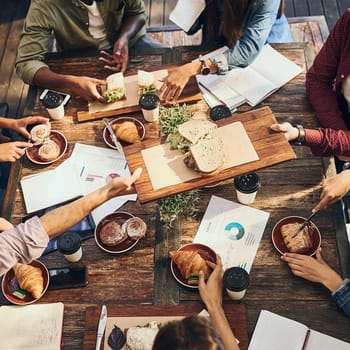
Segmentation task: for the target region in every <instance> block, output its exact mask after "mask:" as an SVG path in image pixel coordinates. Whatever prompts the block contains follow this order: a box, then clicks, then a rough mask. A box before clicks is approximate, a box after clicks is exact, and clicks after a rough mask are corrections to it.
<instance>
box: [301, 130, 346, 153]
mask: <svg viewBox="0 0 350 350" xmlns="http://www.w3.org/2000/svg"><path fill="white" fill-rule="evenodd" d="M304 144H305V146H308V147H310V149H311V152H312V154H313V155H315V156H340V155H342V156H350V131H346V130H334V129H328V128H324V129H317V130H313V129H306V130H305V142H304Z"/></svg>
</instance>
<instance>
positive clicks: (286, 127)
mask: <svg viewBox="0 0 350 350" xmlns="http://www.w3.org/2000/svg"><path fill="white" fill-rule="evenodd" d="M270 128H271V129H272V130H273V131H276V132H283V133H284V136H285V138H286V139H287V140H288V141H293V140H295V139H296V138H297V137H298V135H299V131H298V128H296V127H294V126H292V125H291V124H290V123H282V124H272V125H271V126H270Z"/></svg>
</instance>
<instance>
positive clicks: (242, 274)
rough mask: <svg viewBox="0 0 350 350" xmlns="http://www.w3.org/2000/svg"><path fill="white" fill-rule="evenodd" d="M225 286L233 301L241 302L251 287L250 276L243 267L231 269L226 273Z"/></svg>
mask: <svg viewBox="0 0 350 350" xmlns="http://www.w3.org/2000/svg"><path fill="white" fill-rule="evenodd" d="M223 284H224V288H225V289H226V293H227V295H228V296H229V297H230V298H231V299H233V300H241V299H242V298H243V297H244V295H245V292H246V290H247V288H248V286H249V274H248V272H247V271H246V270H245V269H242V268H241V267H238V266H235V267H230V268H228V269H227V270H225V272H224V277H223Z"/></svg>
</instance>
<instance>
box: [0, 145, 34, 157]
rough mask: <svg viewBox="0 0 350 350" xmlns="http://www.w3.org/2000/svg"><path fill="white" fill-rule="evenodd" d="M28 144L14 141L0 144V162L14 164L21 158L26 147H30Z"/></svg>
mask: <svg viewBox="0 0 350 350" xmlns="http://www.w3.org/2000/svg"><path fill="white" fill-rule="evenodd" d="M32 146H33V144H31V143H29V142H22V141H15V142H7V143H2V144H0V162H15V161H16V160H17V159H19V158H21V157H22V156H23V154H24V152H25V149H26V148H27V147H32Z"/></svg>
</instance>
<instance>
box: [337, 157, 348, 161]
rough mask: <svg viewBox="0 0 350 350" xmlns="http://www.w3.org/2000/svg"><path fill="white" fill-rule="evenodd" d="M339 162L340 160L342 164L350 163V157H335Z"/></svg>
mask: <svg viewBox="0 0 350 350" xmlns="http://www.w3.org/2000/svg"><path fill="white" fill-rule="evenodd" d="M337 157H338V159H339V160H342V161H343V162H350V157H347V156H337Z"/></svg>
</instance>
